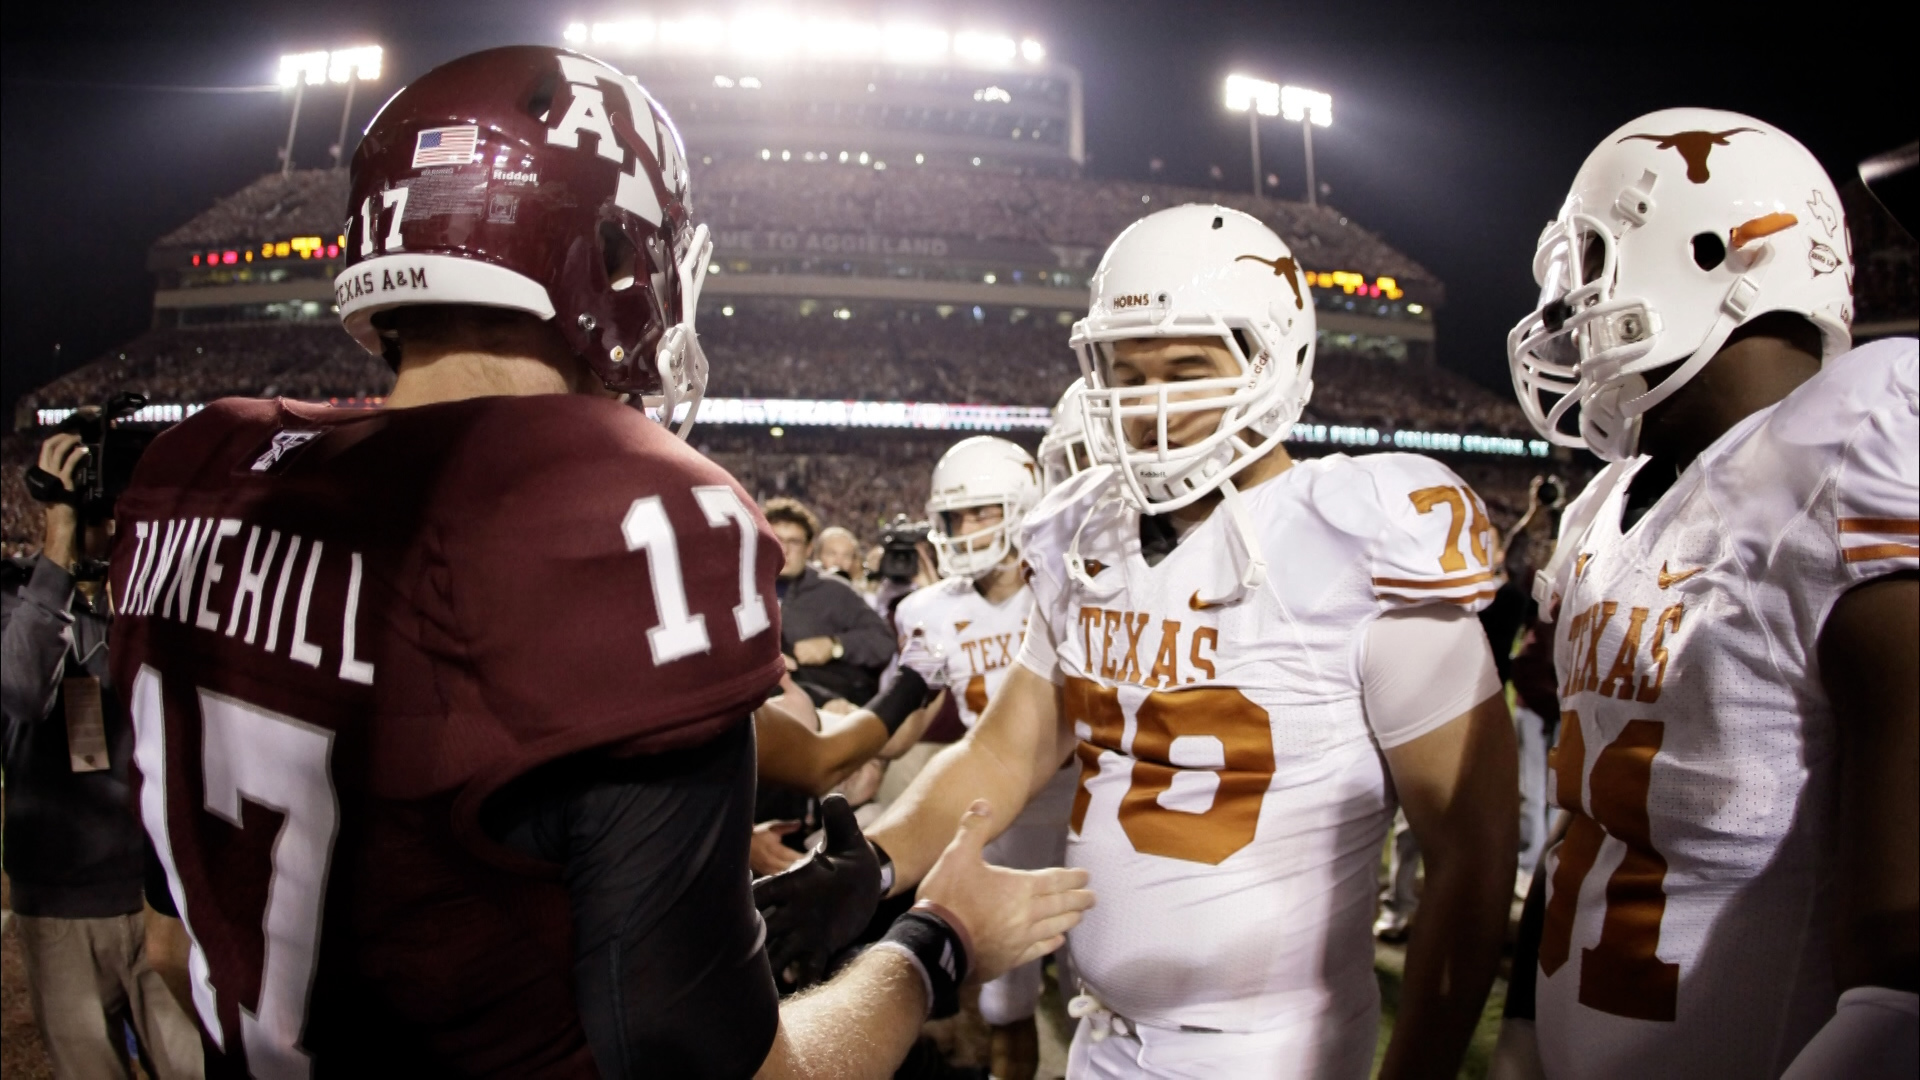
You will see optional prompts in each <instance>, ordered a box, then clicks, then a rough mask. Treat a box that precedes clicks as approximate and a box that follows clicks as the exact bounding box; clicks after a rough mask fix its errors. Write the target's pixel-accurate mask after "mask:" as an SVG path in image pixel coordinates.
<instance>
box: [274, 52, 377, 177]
mask: <svg viewBox="0 0 1920 1080" xmlns="http://www.w3.org/2000/svg"><path fill="white" fill-rule="evenodd" d="M384 55H385V54H384V53H383V52H382V51H381V48H380V46H378V45H362V46H360V47H359V48H357V49H336V50H334V51H333V52H332V53H331V54H330V55H329V56H328V57H327V81H328V82H336V83H346V84H347V103H346V104H345V105H342V106H341V107H340V134H338V135H336V136H335V137H334V140H333V145H332V146H331V147H329V148H328V150H329V152H331V153H332V154H333V167H334V168H336V169H337V168H339V167H340V159H341V157H342V156H343V155H344V154H345V152H346V148H347V123H348V121H349V120H351V119H352V118H353V88H354V86H355V85H356V84H358V83H363V82H373V81H375V80H377V79H379V78H380V61H381V59H382V58H383V56H384ZM287 151H288V153H287V156H288V157H289V158H291V157H292V156H293V153H292V151H293V142H292V140H288V142H287Z"/></svg>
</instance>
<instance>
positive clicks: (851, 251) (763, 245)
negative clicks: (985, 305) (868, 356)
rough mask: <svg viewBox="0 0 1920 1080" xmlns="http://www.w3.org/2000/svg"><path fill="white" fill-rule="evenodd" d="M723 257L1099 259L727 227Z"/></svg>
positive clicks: (898, 237)
mask: <svg viewBox="0 0 1920 1080" xmlns="http://www.w3.org/2000/svg"><path fill="white" fill-rule="evenodd" d="M713 246H714V249H715V250H716V251H717V252H719V253H720V254H722V255H790V256H797V257H802V258H809V257H810V258H835V257H838V258H853V259H927V260H940V261H957V262H987V263H1000V264H1009V265H1033V264H1035V263H1038V264H1041V265H1055V266H1058V267H1060V268H1062V269H1086V268H1088V267H1090V266H1091V264H1092V260H1093V259H1094V258H1096V257H1097V256H1098V255H1099V252H1098V251H1096V250H1094V249H1093V248H1087V247H1070V246H1065V245H1054V244H1022V243H1009V242H1005V241H993V240H967V239H963V238H958V237H949V236H924V235H919V234H914V233H901V234H894V233H871V232H815V231H809V230H801V229H731V228H726V227H724V226H723V227H719V228H716V229H715V230H714V234H713Z"/></svg>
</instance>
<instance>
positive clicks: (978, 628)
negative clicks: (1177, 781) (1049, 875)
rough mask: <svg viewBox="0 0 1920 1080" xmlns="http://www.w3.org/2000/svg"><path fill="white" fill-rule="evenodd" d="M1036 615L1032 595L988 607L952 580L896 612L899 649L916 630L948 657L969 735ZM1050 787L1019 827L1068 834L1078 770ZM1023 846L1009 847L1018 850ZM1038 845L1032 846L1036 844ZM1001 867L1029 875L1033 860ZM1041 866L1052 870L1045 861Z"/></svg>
mask: <svg viewBox="0 0 1920 1080" xmlns="http://www.w3.org/2000/svg"><path fill="white" fill-rule="evenodd" d="M1032 610H1033V590H1032V589H1031V588H1029V587H1027V586H1022V587H1021V589H1020V591H1019V592H1017V593H1014V594H1013V595H1012V596H1009V597H1007V598H1006V599H1005V600H1003V601H1001V602H1000V603H998V604H994V603H989V602H988V601H987V598H986V597H984V596H981V595H980V590H978V589H976V588H974V587H973V582H972V581H971V580H969V579H967V578H964V577H951V578H946V579H945V580H942V581H939V582H936V583H934V584H932V585H928V586H926V587H925V588H922V589H916V590H915V591H914V592H913V593H912V594H911V595H909V596H908V597H907V598H906V599H904V600H902V601H900V606H899V607H898V608H896V609H895V611H894V619H893V622H894V625H895V626H896V627H898V628H899V631H900V647H901V648H905V647H906V644H907V637H908V635H910V634H912V633H914V632H915V631H916V630H918V631H920V632H922V633H924V634H926V635H927V638H928V641H929V642H930V643H931V644H932V645H934V646H935V647H936V648H938V649H940V650H941V651H942V652H943V653H945V655H946V658H947V685H948V686H949V687H951V688H952V689H951V693H952V694H953V696H954V703H955V705H956V707H957V708H958V709H959V712H960V722H961V723H962V724H965V725H966V727H967V730H968V731H972V730H973V725H975V724H977V723H979V722H980V714H981V713H983V712H985V711H986V709H987V701H988V700H989V699H991V698H992V697H993V695H995V694H998V693H999V692H1000V687H1001V685H1002V684H1004V683H1005V682H1006V681H1007V673H1008V672H1009V671H1011V670H1012V669H1013V664H1014V659H1015V658H1016V657H1018V656H1019V655H1020V641H1021V638H1022V637H1024V636H1025V634H1026V630H1027V615H1028V613H1029V612H1031V611H1032ZM1061 774H1062V775H1058V776H1055V777H1054V778H1053V780H1052V781H1050V782H1049V783H1048V784H1047V786H1046V787H1045V788H1043V789H1041V790H1040V791H1039V792H1037V793H1036V794H1035V795H1034V796H1033V798H1031V799H1029V800H1028V801H1027V806H1026V809H1024V810H1022V811H1021V812H1020V817H1019V819H1018V820H1017V822H1016V823H1015V826H1009V828H1014V827H1016V826H1017V827H1019V828H1021V829H1023V830H1028V831H1031V830H1036V829H1038V830H1051V829H1055V828H1058V829H1061V830H1064V829H1065V828H1066V822H1067V810H1068V808H1069V807H1070V806H1071V805H1072V802H1073V787H1074V784H1073V775H1074V774H1073V771H1072V770H1071V769H1062V770H1061ZM1016 842H1017V841H1009V842H1008V845H1005V846H1011V845H1013V844H1014V843H1016ZM1029 846H1031V845H1029ZM989 861H991V862H993V863H994V864H995V865H997V866H1009V865H1013V866H1020V867H1022V868H1026V869H1033V868H1034V867H1026V866H1025V864H1026V863H1028V862H1034V861H1035V860H1034V859H1027V858H1019V857H1014V858H1002V859H997V860H995V859H989ZM1039 865H1043V866H1044V865H1050V864H1048V863H1047V862H1045V861H1044V860H1040V861H1039Z"/></svg>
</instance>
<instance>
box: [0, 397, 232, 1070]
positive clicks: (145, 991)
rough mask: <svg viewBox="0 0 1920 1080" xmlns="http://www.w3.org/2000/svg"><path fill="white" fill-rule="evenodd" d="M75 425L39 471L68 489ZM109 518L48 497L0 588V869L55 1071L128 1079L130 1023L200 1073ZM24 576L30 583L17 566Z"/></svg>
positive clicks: (151, 1058) (55, 442) (151, 1044)
mask: <svg viewBox="0 0 1920 1080" xmlns="http://www.w3.org/2000/svg"><path fill="white" fill-rule="evenodd" d="M85 452H86V451H85V449H84V447H82V446H81V444H80V440H79V438H78V436H75V435H71V434H60V435H55V436H54V437H52V438H50V439H48V440H47V442H46V444H45V445H44V446H43V448H42V450H41V453H40V468H42V469H44V470H46V471H47V472H49V473H51V474H53V475H54V476H55V477H57V478H59V479H60V481H61V482H63V483H65V484H66V486H67V489H68V490H69V491H71V490H72V488H73V484H72V475H73V471H74V467H75V465H76V464H77V463H78V462H79V461H80V459H81V456H82V455H83V454H84V453H85ZM108 546H109V540H108V528H107V526H106V525H105V524H88V525H86V526H85V527H82V525H81V523H80V521H79V514H78V513H77V512H76V510H75V509H74V508H73V507H72V506H70V505H66V504H54V505H49V506H48V507H47V512H46V534H45V537H44V541H43V543H42V545H41V550H40V554H39V556H38V557H37V558H35V559H34V560H33V563H32V565H31V568H30V569H29V570H26V571H25V573H24V574H23V573H21V568H19V567H18V566H17V564H15V565H13V566H10V567H9V568H8V570H9V574H8V578H9V580H8V582H7V587H6V588H5V589H4V590H0V654H3V656H0V660H3V662H4V675H3V676H0V712H3V713H4V716H5V724H6V729H5V744H4V753H5V766H6V777H7V782H6V818H7V824H6V870H7V875H8V877H9V878H11V879H12V883H13V891H12V902H13V911H14V916H15V919H16V921H17V922H18V923H19V928H20V941H21V945H22V946H23V949H24V952H25V954H26V956H25V959H26V965H25V966H26V975H27V989H28V997H29V999H30V1001H31V1003H32V1006H33V1016H34V1021H35V1023H36V1024H37V1025H38V1026H39V1028H40V1034H41V1037H42V1038H43V1040H44V1041H45V1043H46V1046H47V1052H48V1056H49V1057H50V1058H51V1059H52V1064H53V1070H54V1074H55V1075H56V1076H107V1077H112V1076H126V1075H127V1074H128V1068H127V1064H126V1062H125V1060H124V1056H125V1044H124V1042H122V1041H121V1035H120V1025H121V1023H122V1022H123V1020H124V1021H128V1022H131V1023H132V1024H133V1026H134V1030H135V1031H136V1033H137V1034H138V1036H139V1039H140V1042H141V1045H142V1046H143V1047H144V1048H145V1049H146V1055H145V1056H146V1059H147V1062H148V1064H149V1066H150V1067H151V1068H152V1069H153V1070H154V1071H155V1072H157V1073H159V1075H160V1076H161V1077H162V1078H165V1080H171V1078H173V1077H177V1076H199V1075H200V1072H201V1053H200V1035H199V1032H198V1031H197V1030H196V1029H195V1027H194V1024H193V1021H192V1020H190V1019H188V1018H187V1015H186V1012H185V1011H184V1010H183V1009H182V1008H181V1006H180V1003H179V1002H178V1001H176V1000H175V999H174V997H173V995H172V993H171V992H170V991H169V990H168V989H167V985H166V983H165V981H164V980H163V979H162V978H161V976H160V973H159V972H157V971H155V970H154V968H153V966H152V965H151V964H150V963H149V962H148V960H147V935H146V919H145V915H144V908H143V905H142V896H143V887H144V884H145V879H146V863H145V852H146V836H145V834H144V832H143V831H142V829H141V825H140V818H139V815H138V813H137V812H136V810H135V807H134V802H133V786H132V780H131V776H130V766H131V764H132V758H133V750H134V730H133V725H132V723H131V722H130V721H129V719H128V717H127V716H126V715H125V714H124V713H123V712H122V711H121V709H120V705H119V701H118V699H117V698H116V697H115V696H114V694H113V693H112V688H111V686H110V685H109V674H108V667H107V630H108V626H109V620H110V617H111V616H110V612H109V611H108V610H107V602H106V600H107V598H106V596H105V595H104V593H103V592H102V591H101V589H100V585H99V582H97V581H88V582H82V583H79V584H78V585H76V583H75V581H74V576H73V568H74V566H75V563H76V561H77V559H78V558H79V557H80V556H82V555H92V556H95V557H99V556H104V554H105V553H106V551H107V549H108ZM22 577H25V578H26V580H25V583H24V584H21V583H20V578H22Z"/></svg>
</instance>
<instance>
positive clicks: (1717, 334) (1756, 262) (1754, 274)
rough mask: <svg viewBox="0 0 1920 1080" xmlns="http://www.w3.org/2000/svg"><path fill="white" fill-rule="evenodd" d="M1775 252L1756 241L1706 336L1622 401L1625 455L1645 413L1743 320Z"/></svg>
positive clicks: (1636, 444) (1634, 446) (1635, 447)
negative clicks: (1665, 373) (1650, 386)
mask: <svg viewBox="0 0 1920 1080" xmlns="http://www.w3.org/2000/svg"><path fill="white" fill-rule="evenodd" d="M1774 254H1775V253H1774V250H1773V241H1772V240H1763V241H1760V242H1758V244H1757V245H1756V247H1755V250H1754V251H1753V253H1752V254H1750V255H1747V256H1746V258H1747V271H1746V273H1744V274H1741V275H1740V276H1739V277H1737V278H1735V279H1734V281H1733V284H1732V285H1730V286H1728V287H1727V295H1726V296H1725V297H1723V298H1722V299H1721V301H1720V314H1719V317H1718V318H1716V319H1715V320H1714V322H1713V328H1712V329H1711V330H1708V331H1707V337H1706V340H1705V341H1702V342H1701V343H1700V347H1699V348H1697V349H1695V350H1694V351H1693V355H1692V356H1689V357H1687V358H1686V359H1685V360H1683V361H1681V363H1680V366H1679V367H1677V368H1675V369H1674V371H1673V373H1672V374H1670V375H1668V376H1667V377H1666V378H1664V379H1662V380H1660V385H1658V386H1656V387H1654V388H1653V389H1651V390H1648V391H1647V392H1645V393H1643V394H1640V395H1639V396H1637V397H1634V398H1632V399H1630V400H1628V401H1626V402H1623V403H1622V407H1621V410H1620V413H1621V417H1622V419H1624V420H1626V421H1627V423H1628V425H1629V426H1628V430H1627V438H1626V442H1625V445H1624V446H1623V447H1622V449H1623V450H1624V451H1625V455H1624V456H1625V457H1627V458H1633V457H1634V456H1636V455H1638V454H1639V453H1640V429H1641V427H1642V424H1641V421H1642V420H1644V419H1645V417H1646V415H1647V413H1649V412H1651V411H1653V409H1654V408H1655V407H1656V406H1658V405H1659V404H1660V403H1661V402H1663V401H1665V400H1667V399H1668V398H1669V397H1672V396H1673V395H1674V394H1676V393H1678V392H1679V391H1680V388H1681V387H1683V386H1685V385H1687V383H1688V382H1689V381H1691V380H1692V379H1693V377H1694V376H1695V375H1698V374H1699V373H1700V369H1701V368H1703V367H1706V366H1707V364H1708V362H1709V361H1711V360H1712V359H1713V358H1714V357H1715V356H1716V355H1718V354H1719V352H1720V350H1721V348H1722V347H1724V346H1725V345H1726V343H1727V339H1728V338H1729V337H1732V336H1733V332H1734V331H1735V330H1738V329H1739V328H1740V327H1741V326H1743V325H1745V324H1746V322H1747V317H1748V315H1749V314H1750V313H1751V312H1752V311H1753V308H1754V305H1755V303H1756V302H1757V301H1758V300H1759V299H1760V288H1761V286H1762V285H1763V284H1765V282H1766V278H1767V271H1768V270H1770V269H1772V266H1773V261H1774Z"/></svg>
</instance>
